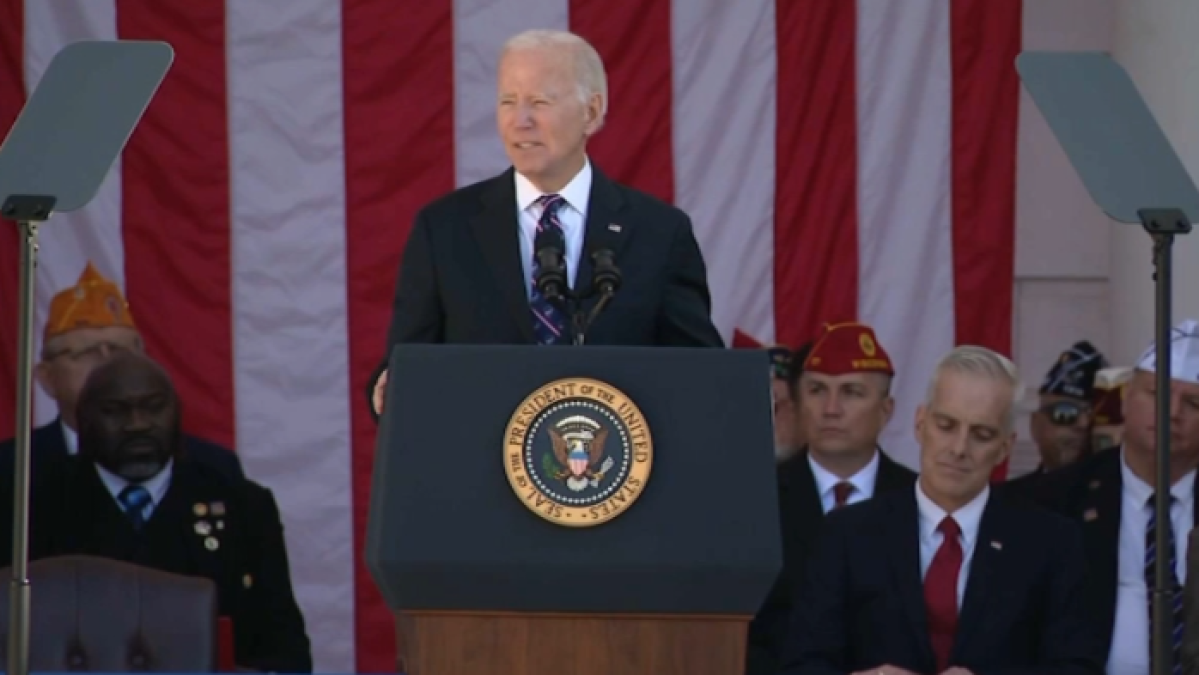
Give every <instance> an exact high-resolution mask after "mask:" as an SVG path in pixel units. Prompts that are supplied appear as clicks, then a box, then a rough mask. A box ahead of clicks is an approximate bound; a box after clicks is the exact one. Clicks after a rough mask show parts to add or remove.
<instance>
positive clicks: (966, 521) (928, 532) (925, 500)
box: [916, 480, 991, 549]
mask: <svg viewBox="0 0 1199 675" xmlns="http://www.w3.org/2000/svg"><path fill="white" fill-rule="evenodd" d="M990 496H991V487H990V486H989V485H988V486H986V487H984V488H983V491H982V492H980V493H978V495H977V496H975V497H974V499H971V500H970V501H969V502H967V503H966V504H965V505H964V506H962V508H960V509H958V510H957V511H954V512H953V513H947V512H946V511H945V509H943V508H941V507H940V506H938V505H937V504H936V503H935V502H934V501H933V500H932V499H931V498H929V496H928V495H927V494H925V493H924V488H923V487H921V486H920V481H919V480H917V481H916V508H917V509H918V511H919V513H920V537H921V538H922V539H930V538H931V537H932V536H933V534H934V533H935V532H936V531H937V526H938V525H940V524H941V521H942V520H945V516H949V515H951V516H953V519H954V521H955V522H957V524H958V528H960V529H961V531H962V544H963V545H964V547H965V548H967V549H968V548H969V547H971V546H973V545H974V542H975V540H976V539H977V538H978V526H979V523H980V522H981V521H982V517H983V509H985V508H986V506H987V499H989V498H990Z"/></svg>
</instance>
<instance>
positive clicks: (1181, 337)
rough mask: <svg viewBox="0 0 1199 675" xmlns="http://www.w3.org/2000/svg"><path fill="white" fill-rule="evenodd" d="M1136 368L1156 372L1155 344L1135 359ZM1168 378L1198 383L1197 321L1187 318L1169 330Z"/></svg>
mask: <svg viewBox="0 0 1199 675" xmlns="http://www.w3.org/2000/svg"><path fill="white" fill-rule="evenodd" d="M1137 369H1138V370H1146V371H1149V372H1151V373H1155V372H1157V344H1156V342H1155V343H1153V344H1150V345H1149V348H1148V349H1146V350H1145V353H1143V354H1141V358H1140V359H1139V360H1138V361H1137ZM1170 379H1171V380H1182V381H1184V382H1194V383H1196V384H1199V323H1196V322H1195V321H1194V320H1193V319H1187V320H1186V321H1183V322H1182V323H1180V324H1178V325H1177V326H1175V327H1174V328H1173V329H1172V330H1171V331H1170Z"/></svg>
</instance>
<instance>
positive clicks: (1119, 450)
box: [1042, 319, 1199, 675]
mask: <svg viewBox="0 0 1199 675" xmlns="http://www.w3.org/2000/svg"><path fill="white" fill-rule="evenodd" d="M1156 370H1157V350H1156V344H1151V345H1150V346H1149V347H1148V348H1146V350H1145V351H1144V353H1143V354H1142V355H1141V358H1140V359H1138V361H1137V365H1136V368H1135V370H1134V371H1133V374H1132V377H1131V379H1130V380H1129V381H1128V383H1127V384H1126V385H1125V386H1126V387H1127V390H1126V392H1125V397H1124V433H1123V438H1122V443H1121V445H1120V446H1118V447H1114V448H1109V449H1107V450H1103V451H1101V452H1099V453H1097V454H1095V455H1094V456H1093V457H1091V458H1089V459H1087V460H1084V461H1083V462H1080V463H1079V464H1077V465H1075V466H1073V467H1070V468H1067V469H1063V470H1062V471H1059V472H1056V473H1055V474H1050V476H1048V477H1047V478H1046V485H1045V487H1044V488H1043V490H1042V491H1043V493H1044V499H1045V500H1046V501H1045V503H1047V504H1051V505H1052V506H1053V507H1054V508H1056V509H1058V510H1060V511H1061V512H1062V513H1064V514H1065V515H1067V516H1068V517H1070V518H1072V519H1075V520H1076V522H1078V523H1079V524H1080V526H1081V528H1082V534H1083V541H1084V543H1085V546H1086V551H1087V561H1088V574H1087V588H1086V593H1085V596H1086V599H1087V616H1088V617H1089V618H1090V619H1091V620H1092V621H1093V622H1094V623H1095V624H1096V626H1097V630H1098V631H1099V634H1100V637H1101V638H1102V641H1103V644H1102V646H1103V654H1104V657H1105V662H1106V664H1107V673H1108V675H1142V674H1144V673H1148V672H1151V667H1152V664H1151V662H1150V643H1151V640H1152V635H1153V623H1152V619H1151V614H1150V612H1149V602H1150V598H1151V597H1153V588H1154V587H1155V586H1156V585H1157V579H1156V565H1155V564H1154V563H1155V562H1156V560H1157V546H1156V539H1157V533H1158V531H1159V528H1161V529H1165V530H1166V532H1165V536H1166V539H1167V541H1173V542H1174V545H1173V546H1170V547H1169V548H1168V552H1169V553H1168V555H1167V557H1166V560H1167V563H1168V570H1169V572H1170V574H1169V578H1168V579H1166V580H1165V583H1164V586H1165V587H1166V588H1167V589H1168V591H1167V593H1168V595H1167V598H1168V599H1169V601H1170V609H1171V610H1172V611H1171V613H1172V627H1171V631H1170V634H1171V635H1172V636H1173V637H1174V642H1173V643H1172V644H1171V645H1170V646H1171V647H1172V657H1173V658H1174V659H1175V661H1174V662H1173V663H1171V664H1167V665H1166V669H1165V672H1179V670H1178V669H1180V668H1181V665H1180V661H1179V659H1180V656H1179V652H1180V651H1181V650H1182V644H1181V642H1182V640H1181V638H1182V636H1183V629H1182V626H1183V624H1185V630H1187V631H1190V632H1191V634H1192V635H1196V631H1199V626H1196V625H1192V623H1191V622H1190V621H1189V619H1190V616H1183V613H1182V611H1181V610H1182V607H1181V605H1182V604H1183V592H1182V588H1183V585H1188V584H1193V583H1194V582H1193V581H1192V577H1190V576H1189V573H1190V571H1191V570H1189V569H1188V567H1187V565H1186V563H1185V561H1186V559H1187V535H1188V534H1189V533H1191V532H1192V528H1193V527H1194V526H1195V523H1196V522H1199V500H1196V499H1195V478H1196V475H1197V471H1196V469H1197V468H1199V322H1196V321H1194V320H1189V319H1188V320H1184V321H1182V322H1181V323H1179V324H1178V325H1177V326H1175V327H1174V329H1173V330H1172V331H1171V342H1170V390H1169V392H1168V398H1167V402H1168V409H1169V412H1170V437H1171V440H1170V467H1169V468H1170V487H1169V491H1170V495H1171V498H1172V504H1171V507H1170V518H1169V520H1168V522H1165V523H1160V522H1159V521H1158V519H1157V514H1156V508H1155V504H1156V487H1155V486H1156V485H1157V484H1158V479H1157V470H1158V463H1157V436H1156V431H1155V429H1156V427H1157V390H1158V389H1157V379H1156ZM1162 525H1165V526H1167V527H1162ZM1184 619H1185V620H1184ZM1187 642H1188V644H1194V645H1195V646H1196V647H1199V637H1195V638H1194V642H1192V641H1190V640H1188V641H1187Z"/></svg>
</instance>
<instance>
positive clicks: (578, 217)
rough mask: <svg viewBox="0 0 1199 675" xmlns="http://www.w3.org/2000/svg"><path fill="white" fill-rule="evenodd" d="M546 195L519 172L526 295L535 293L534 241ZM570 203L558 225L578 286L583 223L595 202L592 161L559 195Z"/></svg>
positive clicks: (568, 268)
mask: <svg viewBox="0 0 1199 675" xmlns="http://www.w3.org/2000/svg"><path fill="white" fill-rule="evenodd" d="M545 194H546V193H544V192H542V191H541V190H539V189H537V187H535V186H534V185H533V183H532V182H530V181H529V179H528V178H525V177H524V176H522V175H520V173H516V209H517V216H518V217H519V219H520V262H521V266H522V268H523V269H524V272H525V292H526V293H528V294H529V295H530V296H531V295H532V292H533V240H534V239H535V238H536V237H537V221H538V220H540V219H541V211H542V208H541V206H540V205H538V204H537V203H536V202H537V200H538V199H539V198H541V197H542V196H544V195H545ZM557 194H558V195H560V196H561V197H562V198H563V199H565V200H566V203H565V204H563V205H562V206H561V207H560V208H559V209H558V222H559V223H560V224H561V225H562V235H563V237H564V238H565V239H566V279H567V283H569V284H570V287H571V288H574V287H575V273H576V272H577V271H578V269H579V259H580V258H581V257H582V255H583V232H584V227H583V223H584V222H585V220H586V217H587V205H588V203H589V202H590V200H591V161H590V160H587V161H585V162H584V163H583V168H582V170H580V171H579V173H577V174H575V177H574V178H572V179H571V181H570V182H569V183H567V184H566V187H564V188H562V190H561V192H558V193H557Z"/></svg>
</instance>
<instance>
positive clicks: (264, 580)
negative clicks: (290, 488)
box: [4, 457, 312, 673]
mask: <svg viewBox="0 0 1199 675" xmlns="http://www.w3.org/2000/svg"><path fill="white" fill-rule="evenodd" d="M30 503H31V509H30V559H31V560H32V559H37V558H47V557H53V556H60V555H71V554H82V555H95V556H99V557H107V558H113V559H117V560H123V561H126V562H130V563H134V564H138V565H143V566H146V567H151V568H155V569H159V570H163V571H167V572H174V573H177V574H185V575H190V576H200V577H207V578H209V579H211V580H213V582H215V584H216V586H217V588H218V595H219V605H220V613H221V615H222V616H228V617H230V618H231V619H232V622H233V634H234V643H235V650H234V651H235V659H236V662H237V664H238V665H239V666H244V667H248V668H252V669H255V670H263V671H274V672H281V673H298V672H311V670H312V657H311V649H310V645H309V640H308V636H307V633H306V630H305V626H304V619H303V616H302V615H301V613H300V609H299V605H298V604H297V603H296V600H295V597H294V595H293V593H292V586H291V572H290V568H289V565H288V559H287V549H286V546H285V543H284V538H283V525H282V522H281V521H280V518H279V509H278V506H277V504H276V502H275V498H274V496H273V494H272V493H271V492H270V490H268V489H266V488H264V487H262V486H260V485H258V484H257V483H254V482H252V481H250V480H247V479H243V480H233V479H230V478H228V477H227V476H225V475H224V474H222V473H220V472H219V471H216V470H215V469H213V468H212V467H210V466H208V465H205V464H200V463H198V462H194V461H189V460H187V459H182V460H176V461H175V462H174V466H173V468H172V474H171V479H170V485H169V487H168V489H167V491H166V493H165V495H164V496H163V499H162V502H161V503H159V504H158V505H157V506H156V507H155V508H154V511H153V512H152V513H151V515H150V518H149V520H147V521H146V523H145V526H144V529H143V530H142V532H141V533H136V532H135V531H134V529H133V526H132V524H131V522H130V520H129V518H128V516H127V515H126V514H125V513H124V511H122V509H121V507H120V506H119V505H118V504H117V501H116V499H115V498H114V497H113V496H112V493H111V492H110V491H109V490H108V488H107V487H106V486H105V485H104V483H103V482H102V481H101V479H100V476H99V475H98V474H97V472H96V467H95V465H94V464H92V463H91V462H89V461H86V460H82V459H79V458H78V457H71V458H69V459H68V460H66V461H61V462H56V463H54V464H53V465H48V466H47V468H46V470H44V471H41V472H40V473H39V475H38V476H37V479H36V481H35V482H34V483H33V484H32V486H31V502H30ZM4 546H5V548H6V550H8V557H9V559H10V560H11V557H12V554H11V549H10V548H9V547H10V546H11V544H10V542H9V541H8V540H5V542H4Z"/></svg>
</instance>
